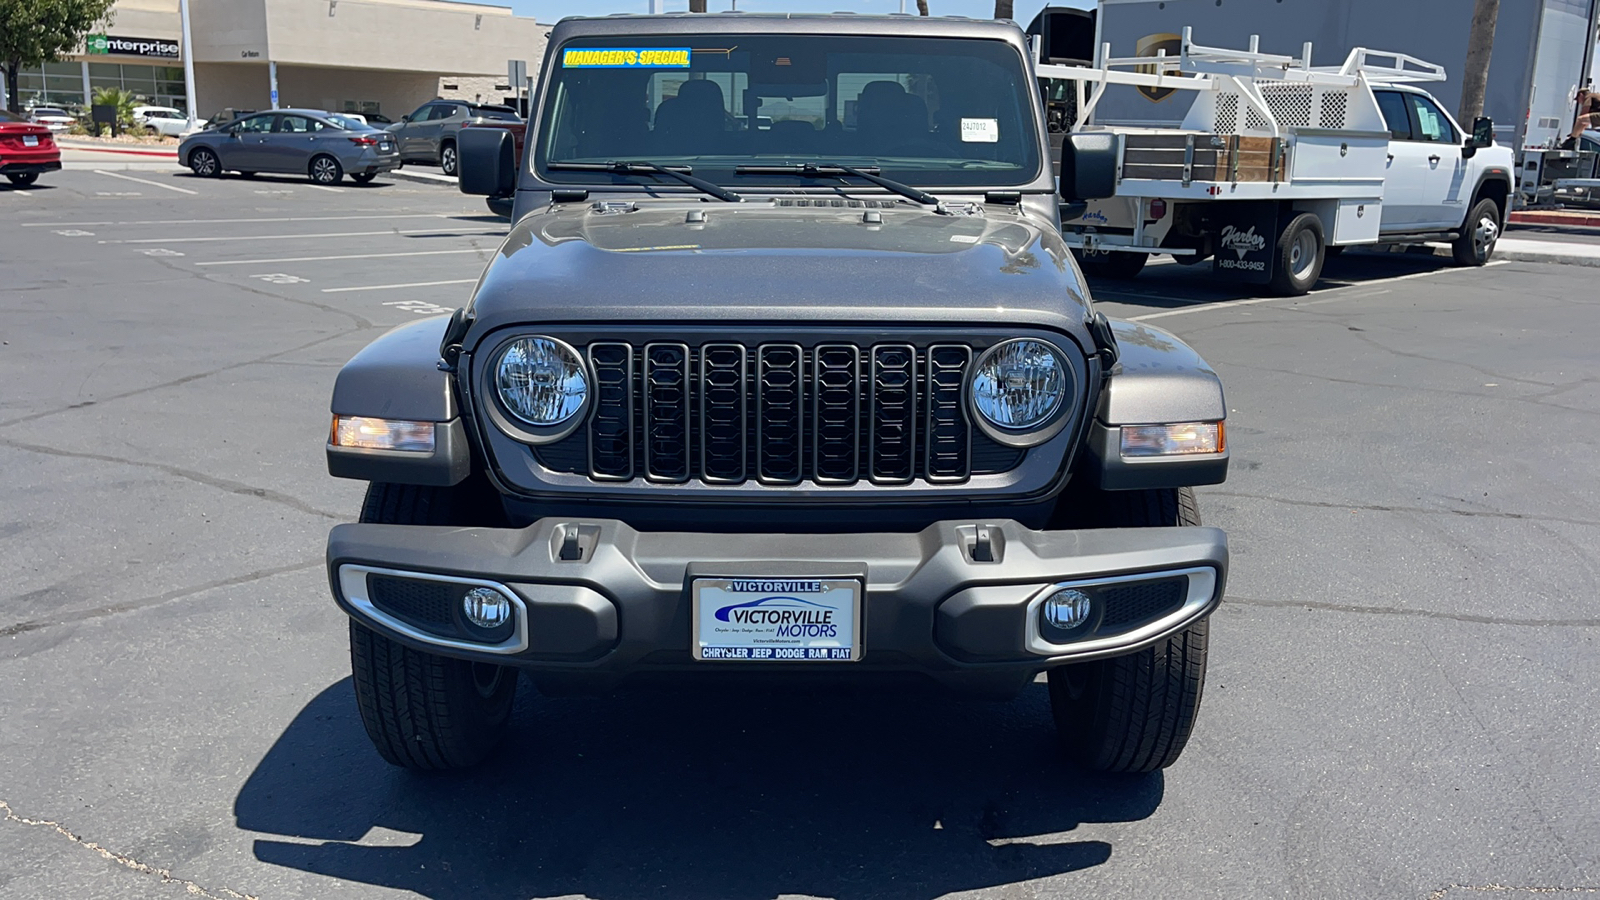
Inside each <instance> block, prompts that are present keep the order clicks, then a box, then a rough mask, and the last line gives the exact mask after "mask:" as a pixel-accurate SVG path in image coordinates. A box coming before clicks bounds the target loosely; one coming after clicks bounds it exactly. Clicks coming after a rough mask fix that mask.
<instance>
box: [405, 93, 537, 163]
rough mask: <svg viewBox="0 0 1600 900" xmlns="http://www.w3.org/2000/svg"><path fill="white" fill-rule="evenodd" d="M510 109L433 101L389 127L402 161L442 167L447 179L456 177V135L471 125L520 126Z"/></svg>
mask: <svg viewBox="0 0 1600 900" xmlns="http://www.w3.org/2000/svg"><path fill="white" fill-rule="evenodd" d="M520 121H522V117H520V116H518V115H517V113H516V110H514V109H512V108H511V107H509V106H486V105H484V104H481V103H467V102H466V101H463V100H430V101H428V102H427V103H424V104H422V106H420V107H418V108H417V111H416V112H414V113H412V114H410V115H408V116H401V117H400V121H398V122H395V123H394V124H392V125H390V126H388V129H387V130H388V131H390V132H391V133H393V134H394V136H395V140H396V142H398V143H399V145H400V159H401V161H402V162H407V163H423V164H426V165H430V166H438V167H439V168H441V169H443V170H444V174H446V175H451V176H453V175H455V174H456V161H457V159H459V156H458V152H457V149H456V146H457V141H456V135H458V134H459V133H460V132H461V129H462V128H463V127H465V126H466V125H468V124H469V123H478V122H520Z"/></svg>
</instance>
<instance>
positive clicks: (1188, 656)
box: [1049, 488, 1210, 772]
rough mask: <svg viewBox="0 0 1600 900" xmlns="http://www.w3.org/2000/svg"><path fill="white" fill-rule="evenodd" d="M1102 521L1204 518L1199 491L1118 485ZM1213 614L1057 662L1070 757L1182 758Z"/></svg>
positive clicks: (1053, 701) (1059, 724) (1153, 765)
mask: <svg viewBox="0 0 1600 900" xmlns="http://www.w3.org/2000/svg"><path fill="white" fill-rule="evenodd" d="M1099 497H1100V498H1101V499H1102V500H1103V501H1104V508H1103V511H1102V514H1101V515H1100V516H1098V517H1097V519H1098V521H1097V523H1096V524H1099V525H1101V527H1106V528H1130V527H1148V526H1172V525H1199V524H1200V508H1199V506H1198V504H1196V502H1195V498H1194V491H1192V490H1191V489H1189V488H1181V489H1179V490H1170V489H1165V490H1150V491H1115V492H1104V493H1101V494H1100V495H1099ZM1209 635H1210V622H1209V620H1205V619H1202V620H1201V621H1199V622H1196V623H1195V624H1193V625H1191V626H1189V627H1188V628H1186V629H1184V630H1183V631H1180V632H1178V633H1177V634H1175V635H1173V636H1172V637H1169V638H1166V639H1164V640H1161V641H1158V642H1156V643H1155V644H1153V645H1151V646H1149V647H1146V648H1144V649H1143V650H1139V651H1137V652H1135V653H1130V654H1126V655H1124V656H1116V657H1112V658H1110V659H1099V660H1094V661H1092V662H1086V663H1075V664H1073V665H1070V666H1062V667H1061V668H1057V669H1051V670H1050V674H1049V679H1050V709H1051V712H1052V713H1053V714H1054V716H1055V721H1056V730H1057V733H1058V734H1060V736H1061V741H1062V744H1063V746H1064V748H1065V750H1066V752H1067V755H1068V757H1069V758H1071V759H1072V760H1073V761H1074V762H1076V763H1078V764H1079V765H1082V766H1084V767H1085V768H1089V769H1094V770H1097V771H1102V772H1154V771H1155V770H1157V769H1164V768H1166V767H1167V766H1170V765H1172V764H1173V763H1175V762H1177V761H1178V756H1179V755H1180V754H1182V753H1183V748H1184V746H1185V745H1186V744H1188V742H1189V733H1190V732H1191V731H1193V730H1194V722H1195V717H1196V715H1197V714H1198V713H1199V711H1200V694H1201V691H1202V689H1203V688H1204V687H1205V682H1206V644H1207V640H1208V637H1209Z"/></svg>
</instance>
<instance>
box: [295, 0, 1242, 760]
mask: <svg viewBox="0 0 1600 900" xmlns="http://www.w3.org/2000/svg"><path fill="white" fill-rule="evenodd" d="M698 48H716V49H711V50H702V49H698ZM549 58H550V59H552V60H561V64H560V65H548V66H545V67H544V70H543V73H542V75H541V79H542V83H541V85H540V87H539V88H538V90H537V91H536V94H537V96H540V97H549V98H551V100H550V102H549V104H548V105H547V106H546V107H545V108H544V109H543V110H541V111H540V112H538V113H536V116H537V117H538V118H537V119H536V120H535V121H533V122H530V123H529V125H528V131H529V135H528V137H527V142H526V143H527V146H528V147H529V148H530V152H528V153H527V154H526V156H527V160H526V162H525V163H518V162H517V160H516V158H515V155H514V153H513V146H514V145H515V142H516V136H515V135H514V134H513V133H511V131H510V130H509V129H495V128H481V127H474V128H467V129H463V130H462V131H461V132H460V140H461V147H460V150H461V175H460V182H461V185H460V186H461V190H462V192H463V193H468V194H477V195H483V196H499V197H504V196H511V197H512V198H513V200H512V205H513V215H514V217H515V220H516V223H515V225H514V226H513V227H512V229H511V231H510V234H509V236H508V237H507V238H506V240H505V243H504V245H503V246H502V247H501V248H500V249H499V251H498V252H497V253H495V254H494V258H493V260H492V261H491V262H490V263H489V265H488V267H487V269H486V270H485V271H484V273H483V276H482V277H481V279H480V280H479V281H478V282H477V285H476V287H475V288H474V289H473V291H472V293H471V295H470V296H469V297H464V298H463V299H464V300H465V303H464V304H463V305H462V307H461V308H460V309H457V310H456V311H455V313H454V314H453V315H451V316H437V317H433V318H431V319H423V320H420V321H417V322H412V323H409V324H407V325H403V326H401V327H399V328H397V329H395V330H393V331H391V332H389V333H388V334H387V335H385V336H383V337H380V338H379V339H378V340H377V341H375V342H374V343H372V344H371V345H369V346H368V347H366V348H365V349H363V350H362V351H361V352H360V353H359V354H357V355H356V356H355V358H354V359H352V360H351V361H350V362H349V363H347V364H346V365H345V367H344V368H343V370H341V371H340V373H339V376H338V379H337V381H336V382H335V383H334V388H333V398H332V409H331V412H332V413H333V416H334V418H333V421H332V422H331V423H330V424H331V428H330V431H329V434H328V438H327V441H328V442H327V445H326V446H327V454H328V468H329V472H330V473H331V474H333V475H335V476H340V477H345V478H356V479H361V480H364V481H367V482H369V483H370V486H369V487H368V490H367V495H366V496H367V499H366V503H365V505H364V508H363V510H362V513H361V522H360V523H357V524H346V525H338V526H335V527H334V529H333V531H332V532H331V534H330V535H329V538H328V552H327V563H328V570H329V576H330V579H329V580H330V584H331V587H332V590H333V593H334V598H335V600H336V602H337V603H338V604H339V606H340V608H341V609H343V610H344V611H345V612H346V613H347V614H348V615H349V616H350V618H351V624H350V628H349V635H350V645H351V664H352V667H353V675H354V678H353V693H354V695H355V697H354V699H355V700H356V701H357V703H356V706H357V708H358V709H359V714H360V716H361V719H362V721H363V723H364V724H365V726H366V730H367V733H368V735H369V736H370V737H371V739H372V741H373V743H374V744H375V746H376V747H377V750H378V752H379V753H380V754H381V755H382V756H383V757H384V758H385V759H387V760H389V761H390V762H392V763H394V764H397V765H401V766H409V767H412V768H417V769H441V768H451V767H456V766H465V765H471V764H473V763H475V762H478V761H479V760H482V759H483V758H485V757H486V756H487V755H488V754H489V753H490V752H491V751H492V750H493V749H494V747H495V745H496V743H497V742H498V741H499V740H500V738H501V737H502V735H503V734H504V732H505V730H506V725H507V721H508V720H509V718H510V717H511V714H512V710H513V708H514V707H515V702H514V701H515V692H516V690H517V685H518V682H519V681H520V680H521V679H520V678H519V671H520V672H525V673H526V674H528V675H529V676H531V677H532V679H533V681H534V684H535V686H536V687H538V688H539V689H540V690H541V691H564V692H573V691H582V690H595V691H600V690H605V689H607V688H609V687H611V686H614V685H619V684H623V683H626V682H630V681H634V680H640V681H646V680H650V679H658V680H661V681H667V682H682V681H691V680H696V679H698V680H700V681H701V682H702V683H718V684H743V685H766V684H771V683H772V681H774V680H785V681H789V682H791V683H794V684H797V685H800V686H802V688H803V689H810V688H813V687H814V686H815V685H818V684H821V683H835V682H836V681H839V680H859V681H861V682H869V683H877V684H879V685H881V686H885V687H889V686H893V687H902V686H903V687H908V688H912V689H914V688H915V686H918V685H920V684H924V683H940V684H943V685H945V686H947V687H950V688H954V689H957V690H961V691H967V692H971V693H975V694H981V695H985V696H1014V695H1016V694H1017V693H1019V692H1022V691H1024V690H1026V689H1027V688H1028V686H1029V685H1031V684H1033V683H1034V682H1035V679H1036V676H1038V675H1040V674H1046V675H1047V680H1048V683H1049V688H1048V690H1049V696H1050V701H1051V704H1052V706H1053V711H1054V716H1055V721H1056V724H1057V726H1058V728H1059V730H1060V734H1061V738H1062V741H1063V744H1064V748H1063V749H1065V750H1066V751H1067V755H1069V756H1070V757H1071V758H1072V759H1074V760H1076V761H1077V762H1078V763H1080V764H1082V765H1084V766H1087V767H1089V768H1091V769H1101V770H1110V771H1117V772H1148V771H1152V770H1155V769H1159V768H1162V767H1165V766H1168V765H1171V764H1172V763H1173V762H1174V761H1175V760H1177V759H1178V756H1179V754H1180V753H1181V752H1182V750H1183V748H1184V745H1185V743H1186V742H1187V741H1188V739H1189V735H1190V730H1191V728H1192V726H1193V724H1194V722H1195V717H1196V715H1197V711H1198V709H1199V705H1200V697H1201V689H1202V686H1203V684H1204V680H1205V668H1206V660H1207V654H1208V649H1207V646H1208V645H1207V640H1208V624H1207V623H1208V618H1207V617H1208V616H1209V615H1210V614H1211V612H1212V611H1213V610H1214V609H1216V608H1217V604H1218V603H1220V602H1221V600H1222V597H1223V590H1224V582H1225V578H1226V574H1227V568H1228V551H1227V538H1226V535H1225V534H1224V533H1223V532H1222V531H1220V530H1218V529H1215V528H1204V527H1200V516H1199V509H1198V507H1197V505H1196V500H1195V496H1194V493H1193V490H1192V488H1193V486H1195V485H1202V484H1216V483H1219V482H1222V481H1223V480H1224V478H1225V477H1226V475H1227V469H1228V448H1227V444H1226V440H1225V434H1224V421H1223V420H1224V419H1225V418H1226V416H1227V411H1228V407H1227V404H1226V403H1225V402H1224V397H1223V392H1222V383H1221V381H1220V379H1219V378H1218V376H1217V374H1216V372H1215V371H1214V370H1213V369H1212V368H1211V367H1210V366H1208V365H1207V364H1206V362H1205V361H1204V360H1203V359H1202V358H1201V357H1200V356H1199V354H1197V353H1196V352H1195V351H1194V350H1193V349H1191V348H1190V347H1189V346H1188V345H1187V344H1185V343H1184V342H1183V340H1182V339H1180V338H1179V337H1177V336H1176V335H1174V334H1171V333H1169V332H1166V331H1162V330H1161V329H1159V328H1155V327H1152V326H1150V325H1147V324H1145V323H1137V322H1115V323H1114V322H1112V321H1110V320H1109V319H1107V317H1106V315H1105V313H1103V312H1100V311H1097V310H1096V308H1095V306H1094V304H1093V303H1092V302H1091V299H1090V290H1089V286H1088V285H1087V284H1086V283H1085V281H1084V279H1083V276H1082V273H1081V272H1080V271H1079V269H1078V267H1077V266H1075V265H1074V264H1073V262H1072V258H1071V255H1070V251H1069V250H1068V248H1067V246H1066V243H1065V241H1064V240H1063V238H1062V233H1061V226H1060V219H1059V213H1058V209H1059V208H1060V207H1061V206H1067V207H1068V208H1074V207H1077V208H1081V207H1082V206H1083V205H1084V204H1085V203H1086V202H1088V201H1089V200H1091V199H1094V198H1101V197H1108V196H1111V195H1112V194H1113V192H1114V191H1115V190H1116V166H1115V161H1116V160H1115V157H1116V145H1115V143H1114V142H1113V141H1110V140H1107V139H1105V138H1104V137H1102V136H1098V135H1072V136H1071V137H1070V139H1069V140H1068V141H1066V142H1064V145H1063V148H1062V158H1061V162H1060V164H1059V165H1052V164H1051V154H1050V150H1051V148H1050V143H1049V135H1048V133H1047V132H1046V130H1045V122H1044V119H1043V117H1042V111H1041V109H1040V106H1039V103H1038V100H1037V99H1036V97H1035V93H1034V92H1035V90H1036V88H1035V86H1034V79H1033V71H1032V66H1031V65H1030V64H1029V45H1028V43H1027V40H1026V38H1025V37H1024V35H1023V33H1022V31H1021V30H1020V29H1019V28H1017V27H1016V26H1015V25H1014V24H1011V23H1009V22H995V21H985V22H978V21H972V20H961V19H926V18H921V17H902V16H892V17H891V16H866V15H833V16H828V15H801V14H796V15H793V16H783V17H780V16H748V15H737V14H730V15H722V16H719V15H697V16H693V17H690V18H687V19H686V18H684V17H682V16H676V17H652V16H624V17H606V18H590V19H583V18H568V19H564V20H563V21H562V22H561V23H560V24H558V25H556V26H555V28H554V30H553V32H552V33H551V36H550V56H549ZM724 85H727V86H734V85H737V86H738V89H737V90H734V89H732V88H731V87H730V88H725V87H724ZM907 85H910V86H911V87H912V88H914V90H911V89H908V88H907ZM925 97H931V98H935V99H936V100H937V105H936V106H935V105H932V104H930V103H928V102H927V101H926V100H925V99H924V98H925ZM797 99H810V100H811V101H812V103H811V105H810V106H809V107H807V109H808V110H809V112H808V113H807V118H806V119H803V120H790V121H784V122H777V121H775V122H774V123H773V127H772V128H771V129H769V130H760V129H759V128H758V129H757V130H754V131H751V130H747V128H746V127H745V124H744V123H745V122H746V121H748V119H743V120H741V119H739V118H737V117H734V116H731V115H730V112H731V110H730V104H732V105H733V106H734V107H735V108H738V109H743V110H751V109H757V108H761V107H763V106H771V107H777V106H780V105H783V106H786V107H787V105H788V104H790V103H791V102H793V101H795V100H797ZM846 110H849V112H850V114H849V117H848V118H849V121H848V122H845V121H842V120H841V115H842V114H843V113H844V112H845V111H846ZM531 148H538V152H532V149H531ZM845 702H848V701H845ZM740 714H741V713H740V711H738V710H730V711H729V712H728V714H727V716H725V717H724V718H723V719H721V720H720V722H721V724H722V725H723V726H725V727H727V728H729V729H730V730H731V729H735V728H737V727H738V721H737V717H738V716H739V715H740ZM842 740H843V741H844V742H845V743H848V740H849V738H848V736H846V737H845V738H843V739H842ZM841 746H843V744H842V745H841ZM906 751H907V752H915V748H911V747H907V748H906ZM640 752H641V753H644V754H648V753H649V752H650V751H649V749H648V748H644V747H641V748H640ZM622 764H623V765H626V763H622ZM1053 777H1055V776H1053V775H1051V774H1049V773H1041V774H1038V775H1032V774H1025V775H1019V778H1020V779H1021V780H1022V781H1023V782H1026V781H1028V780H1029V779H1032V778H1036V779H1039V780H1040V782H1041V783H1044V782H1048V781H1049V780H1050V779H1051V778H1053Z"/></svg>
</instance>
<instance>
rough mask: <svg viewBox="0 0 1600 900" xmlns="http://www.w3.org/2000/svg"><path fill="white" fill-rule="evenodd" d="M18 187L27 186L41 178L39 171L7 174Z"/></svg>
mask: <svg viewBox="0 0 1600 900" xmlns="http://www.w3.org/2000/svg"><path fill="white" fill-rule="evenodd" d="M6 178H9V179H10V180H11V183H12V184H14V185H16V186H17V187H27V186H28V185H30V184H33V183H34V182H35V181H38V180H39V173H38V172H13V173H11V174H9V175H7V176H6Z"/></svg>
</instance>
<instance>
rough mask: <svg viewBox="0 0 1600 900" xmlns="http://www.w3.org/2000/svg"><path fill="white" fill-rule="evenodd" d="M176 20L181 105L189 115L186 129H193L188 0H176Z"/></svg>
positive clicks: (192, 51) (192, 48) (191, 57)
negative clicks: (179, 27) (180, 37)
mask: <svg viewBox="0 0 1600 900" xmlns="http://www.w3.org/2000/svg"><path fill="white" fill-rule="evenodd" d="M178 18H179V19H180V20H182V22H183V105H184V107H185V111H186V112H187V113H188V114H189V124H188V126H187V128H189V129H192V128H194V123H195V115H194V41H193V39H192V38H190V37H189V0H178Z"/></svg>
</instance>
